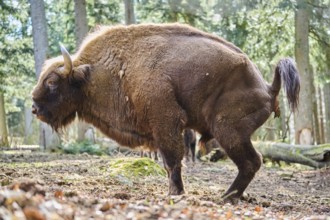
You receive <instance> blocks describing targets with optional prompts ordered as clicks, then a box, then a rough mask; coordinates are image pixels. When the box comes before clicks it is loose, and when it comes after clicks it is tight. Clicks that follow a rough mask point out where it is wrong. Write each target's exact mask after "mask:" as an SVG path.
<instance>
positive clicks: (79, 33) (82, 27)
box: [74, 0, 88, 49]
mask: <svg viewBox="0 0 330 220" xmlns="http://www.w3.org/2000/svg"><path fill="white" fill-rule="evenodd" d="M74 14H75V35H76V48H77V49H78V48H79V46H80V44H81V42H82V41H83V39H84V38H85V37H86V35H87V33H88V24H87V12H86V1H85V0H74Z"/></svg>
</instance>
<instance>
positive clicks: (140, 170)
mask: <svg viewBox="0 0 330 220" xmlns="http://www.w3.org/2000/svg"><path fill="white" fill-rule="evenodd" d="M110 174H111V175H119V174H120V175H124V176H126V177H131V176H134V177H137V176H166V171H165V170H164V168H162V167H161V166H160V165H159V164H158V163H156V162H155V161H153V160H151V159H150V158H130V157H128V158H119V159H115V160H114V161H113V162H111V163H110Z"/></svg>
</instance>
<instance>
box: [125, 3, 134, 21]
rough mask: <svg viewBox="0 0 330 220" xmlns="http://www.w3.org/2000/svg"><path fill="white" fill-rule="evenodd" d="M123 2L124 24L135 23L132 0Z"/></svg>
mask: <svg viewBox="0 0 330 220" xmlns="http://www.w3.org/2000/svg"><path fill="white" fill-rule="evenodd" d="M124 3H125V24H126V25H129V24H135V14H134V0H124Z"/></svg>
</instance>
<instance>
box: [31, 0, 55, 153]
mask: <svg viewBox="0 0 330 220" xmlns="http://www.w3.org/2000/svg"><path fill="white" fill-rule="evenodd" d="M30 6H31V20H32V34H33V46H34V47H33V50H34V61H35V64H34V67H35V71H36V77H37V79H39V75H40V72H41V68H42V65H43V63H44V62H45V60H46V56H47V51H48V39H47V23H46V15H45V6H44V2H43V0H30ZM39 144H40V145H41V146H43V147H44V148H48V147H53V146H57V145H58V144H59V137H58V135H57V134H56V133H54V132H53V131H52V129H51V127H50V126H48V125H47V124H46V123H43V122H41V124H40V139H39Z"/></svg>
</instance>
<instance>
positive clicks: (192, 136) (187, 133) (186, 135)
mask: <svg viewBox="0 0 330 220" xmlns="http://www.w3.org/2000/svg"><path fill="white" fill-rule="evenodd" d="M183 141H184V146H185V149H184V158H185V159H186V160H187V161H189V156H190V153H191V159H192V161H193V162H195V151H196V132H195V131H194V130H192V129H184V130H183Z"/></svg>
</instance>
